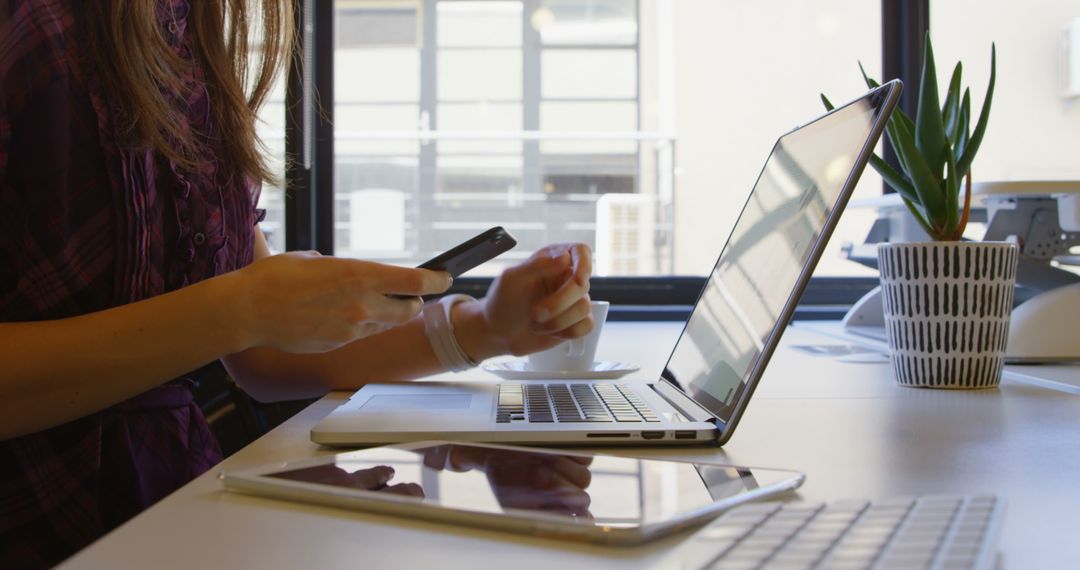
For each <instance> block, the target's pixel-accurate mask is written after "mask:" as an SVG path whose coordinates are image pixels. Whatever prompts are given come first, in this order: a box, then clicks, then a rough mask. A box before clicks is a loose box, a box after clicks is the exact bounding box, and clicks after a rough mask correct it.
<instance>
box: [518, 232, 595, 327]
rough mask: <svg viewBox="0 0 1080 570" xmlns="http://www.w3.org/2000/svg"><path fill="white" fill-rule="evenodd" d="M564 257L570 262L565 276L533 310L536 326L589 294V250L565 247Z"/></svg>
mask: <svg viewBox="0 0 1080 570" xmlns="http://www.w3.org/2000/svg"><path fill="white" fill-rule="evenodd" d="M564 255H567V256H568V257H569V261H570V265H569V268H568V272H567V274H566V276H565V277H564V278H563V280H562V282H561V284H559V285H558V287H557V289H555V292H554V293H552V294H550V295H548V296H547V297H546V298H544V299H541V300H540V302H539V303H537V305H536V307H534V309H533V320H534V321H535V322H536V323H538V324H547V323H548V321H549V320H550V319H551V318H552V317H553V316H556V315H559V314H561V313H563V312H565V311H566V310H567V309H569V308H570V307H571V306H573V305H574V303H576V302H578V300H580V299H581V298H583V297H584V296H585V295H586V294H588V292H589V277H590V276H591V275H592V254H591V253H590V251H589V248H588V247H586V246H584V245H574V246H567V250H566V251H565V252H564ZM549 328H550V327H549Z"/></svg>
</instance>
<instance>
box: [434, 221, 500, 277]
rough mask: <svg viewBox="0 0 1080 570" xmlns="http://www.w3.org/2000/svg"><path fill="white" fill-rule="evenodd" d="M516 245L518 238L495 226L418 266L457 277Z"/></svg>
mask: <svg viewBox="0 0 1080 570" xmlns="http://www.w3.org/2000/svg"><path fill="white" fill-rule="evenodd" d="M515 245H517V240H515V239H514V236H512V235H510V232H508V231H506V230H505V229H503V228H502V226H495V227H494V228H491V229H490V230H487V231H486V232H484V233H482V234H480V235H478V236H475V237H472V238H469V239H468V240H467V241H465V242H462V243H460V244H458V245H456V246H454V247H452V248H450V249H448V250H446V251H444V252H442V253H440V254H439V255H437V256H435V257H433V258H431V259H429V260H427V261H425V262H423V263H421V264H420V265H417V267H419V268H420V269H432V270H434V271H445V272H447V273H449V274H450V276H451V277H453V278H454V279H457V278H458V277H460V276H461V275H462V274H463V273H465V272H466V271H469V270H470V269H472V268H474V267H476V266H477V265H480V264H482V263H485V262H487V261H491V260H492V259H495V258H496V257H498V256H499V255H500V254H502V253H504V252H506V251H509V250H510V249H512V248H513V247H514V246H515Z"/></svg>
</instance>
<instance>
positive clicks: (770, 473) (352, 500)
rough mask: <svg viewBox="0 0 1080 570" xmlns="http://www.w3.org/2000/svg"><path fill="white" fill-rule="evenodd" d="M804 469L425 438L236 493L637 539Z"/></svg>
mask: <svg viewBox="0 0 1080 570" xmlns="http://www.w3.org/2000/svg"><path fill="white" fill-rule="evenodd" d="M803 479H804V477H803V475H802V474H801V473H798V472H796V471H786V470H776V469H759V468H753V469H750V468H747V467H736V466H731V465H719V464H714V463H707V462H706V463H701V462H696V463H690V462H681V461H673V460H668V459H660V458H653V459H642V458H633V457H615V456H611V455H601V454H590V453H584V452H567V451H554V450H537V449H528V448H520V447H507V446H496V445H477V444H455V443H447V442H423V443H414V444H404V445H400V446H392V447H376V448H370V449H364V450H360V451H353V452H349V453H342V454H338V455H332V456H328V457H321V458H317V459H307V460H301V461H294V462H287V463H284V464H274V465H269V466H266V467H262V468H256V469H250V470H244V471H238V472H234V471H227V472H225V473H224V474H223V476H222V483H223V485H224V486H225V488H226V489H229V490H233V491H238V492H243V493H251V494H256V495H265V496H269V497H275V498H279V499H287V500H293V501H301V502H308V503H316V504H321V505H327V506H331V507H338V508H346V509H356V510H364V511H372V512H377V513H383V514H391V515H398V516H403V517H407V518H409V519H431V520H436V521H442V522H447V523H453V524H457V525H469V526H477V527H487V528H492V529H496V530H503V531H512V532H520V533H525V534H530V535H533V536H543V537H550V538H559V539H566V540H576V541H588V542H598V543H609V544H634V543H639V542H645V541H648V540H653V539H656V538H659V537H661V536H665V535H667V534H670V533H672V532H674V531H676V530H679V529H684V528H687V527H689V526H694V525H697V524H700V523H702V522H704V521H706V520H709V519H711V518H712V517H714V516H716V515H717V514H719V513H721V512H723V511H725V510H727V509H730V508H732V507H735V506H737V505H740V504H743V503H746V502H749V501H753V500H758V499H763V498H767V497H772V496H775V495H777V494H780V493H783V492H785V491H789V490H792V489H795V488H797V487H798V486H799V485H801V484H802V482H803Z"/></svg>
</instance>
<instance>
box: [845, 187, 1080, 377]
mask: <svg viewBox="0 0 1080 570" xmlns="http://www.w3.org/2000/svg"><path fill="white" fill-rule="evenodd" d="M973 194H974V195H975V199H976V200H977V202H978V204H979V211H978V213H977V215H978V217H979V219H980V220H983V221H985V222H986V224H987V226H986V231H985V235H984V236H983V238H982V239H983V240H984V241H1006V240H1008V239H1016V240H1018V242H1019V244H1020V247H1021V249H1020V260H1019V264H1018V268H1017V277H1016V281H1017V286H1018V288H1019V289H1018V291H1017V299H1020V300H1021V301H1022V302H1021V303H1020V304H1019V305H1018V306H1017V307H1016V308H1015V309H1014V310H1013V316H1012V322H1011V325H1010V330H1009V341H1008V350H1007V353H1006V359H1007V360H1008V361H1009V362H1015V363H1038V362H1065V361H1074V360H1080V343H1076V342H1073V339H1072V338H1071V335H1069V334H1063V333H1067V332H1068V331H1069V330H1070V329H1069V326H1070V323H1075V322H1077V321H1078V320H1080V276H1078V275H1077V274H1076V273H1075V272H1071V271H1068V270H1067V269H1066V267H1068V266H1071V265H1078V264H1080V257H1078V256H1076V255H1074V254H1071V253H1070V252H1071V250H1072V248H1075V247H1077V246H1080V182H1070V181H1015V182H981V183H975V184H974V186H973ZM865 205H867V206H873V207H877V208H878V209H879V212H880V214H879V219H878V221H877V222H876V223H875V224H874V227H873V228H872V229H871V231H870V233H869V235H868V236H867V239H866V243H864V244H861V245H857V246H855V245H849V246H846V247H845V250H846V252H847V254H848V257H849V259H851V260H852V261H856V262H858V263H862V264H864V265H868V266H870V267H877V258H876V248H877V244H878V243H879V242H892V241H921V240H923V239H925V234H923V235H920V233H919V232H918V231H917V228H913V227H912V226H914V225H915V224H914V222H913V221H911V220H910V219H909V218H908V216H907V214H906V213H905V212H903V211H902V210H903V209H904V207H903V205H902V203H901V202H900V200H899V197H898V196H890V197H886V198H878V199H875V200H873V201H870V202H867V203H865ZM843 324H844V327H845V329H846V330H847V331H848V332H850V333H852V334H857V335H862V336H867V337H870V338H875V339H878V340H885V330H884V328H883V327H884V319H883V313H882V309H881V299H880V288H874V289H873V290H872V291H870V292H869V293H868V294H866V295H865V296H864V297H863V298H862V299H860V300H859V301H858V302H857V303H855V305H853V306H852V308H851V309H850V310H849V311H848V313H847V315H845V317H844V320H843Z"/></svg>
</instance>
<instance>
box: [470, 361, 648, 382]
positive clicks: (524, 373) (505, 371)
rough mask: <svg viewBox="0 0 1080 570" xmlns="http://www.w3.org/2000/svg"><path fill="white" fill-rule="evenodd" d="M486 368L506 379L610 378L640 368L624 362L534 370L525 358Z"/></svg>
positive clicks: (490, 365) (485, 368)
mask: <svg viewBox="0 0 1080 570" xmlns="http://www.w3.org/2000/svg"><path fill="white" fill-rule="evenodd" d="M484 370H487V371H488V372H490V373H492V374H494V375H496V376H498V377H500V378H505V379H506V380H610V379H612V378H622V377H623V376H626V375H627V374H629V373H631V372H637V371H638V370H640V369H639V368H638V367H637V366H634V365H633V364H625V363H623V362H603V361H597V362H594V363H593V367H592V370H533V369H531V368H529V363H528V362H527V361H524V360H512V361H510V362H494V363H491V364H485V365H484Z"/></svg>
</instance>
